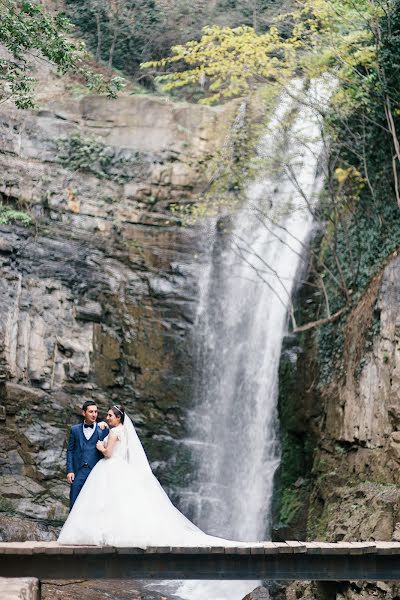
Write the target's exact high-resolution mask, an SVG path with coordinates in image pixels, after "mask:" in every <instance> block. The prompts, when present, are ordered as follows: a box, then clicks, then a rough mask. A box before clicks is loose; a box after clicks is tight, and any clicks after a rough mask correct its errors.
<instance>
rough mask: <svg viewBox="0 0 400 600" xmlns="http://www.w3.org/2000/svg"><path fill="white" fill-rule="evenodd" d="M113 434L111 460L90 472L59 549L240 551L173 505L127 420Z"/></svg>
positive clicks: (67, 521) (234, 543)
mask: <svg viewBox="0 0 400 600" xmlns="http://www.w3.org/2000/svg"><path fill="white" fill-rule="evenodd" d="M113 431H114V432H115V434H116V436H117V441H116V443H115V445H114V448H113V452H112V455H111V457H110V458H104V459H102V460H100V461H99V462H98V463H97V464H96V465H95V467H94V468H93V469H92V471H91V473H90V475H89V477H88V478H87V480H86V483H85V485H84V486H83V488H82V490H81V492H80V494H79V496H78V498H77V500H76V502H75V504H74V506H73V508H72V510H71V512H70V514H69V516H68V519H67V520H66V522H65V524H64V526H63V528H62V530H61V533H60V536H59V538H58V542H59V543H60V544H82V545H111V546H133V547H140V548H146V547H147V546H227V545H228V546H237V545H240V542H234V541H230V540H224V539H222V538H219V537H215V536H211V535H207V534H206V533H204V532H203V531H201V529H199V528H198V527H196V525H194V524H193V523H192V522H191V521H189V520H188V519H187V518H186V517H185V516H184V515H183V514H182V513H181V512H179V510H178V509H177V508H176V507H175V506H174V505H173V504H172V502H171V501H170V499H169V498H168V496H167V494H166V493H165V492H164V490H163V488H162V487H161V485H160V483H159V482H158V480H157V479H156V477H155V476H154V475H153V473H152V470H151V468H150V465H149V462H148V460H147V457H146V454H145V452H144V449H143V446H142V444H141V442H140V440H139V438H138V435H137V433H136V431H135V428H134V426H133V423H132V421H131V420H130V418H129V417H128V416H127V415H125V422H124V424H123V425H118V426H117V427H115V428H114V429H113ZM106 439H107V438H106Z"/></svg>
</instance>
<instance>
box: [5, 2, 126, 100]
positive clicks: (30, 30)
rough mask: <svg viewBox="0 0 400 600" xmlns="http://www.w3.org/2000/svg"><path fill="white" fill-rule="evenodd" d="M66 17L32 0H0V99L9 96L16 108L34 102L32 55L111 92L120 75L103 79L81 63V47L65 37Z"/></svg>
mask: <svg viewBox="0 0 400 600" xmlns="http://www.w3.org/2000/svg"><path fill="white" fill-rule="evenodd" d="M69 33H71V25H70V23H69V21H68V20H67V19H66V18H65V17H64V16H62V15H56V16H53V15H51V14H49V13H48V12H46V11H45V10H44V9H43V8H42V6H41V5H40V4H38V3H36V2H30V1H24V2H18V1H17V0H2V2H0V45H2V46H3V47H4V48H5V50H6V51H5V52H4V54H3V55H2V57H1V59H0V101H4V100H6V99H8V98H10V99H13V100H14V102H15V104H16V105H17V106H18V108H32V107H33V106H34V85H35V79H34V77H33V76H32V68H31V65H32V61H33V60H35V59H36V57H39V58H42V59H45V60H46V61H49V62H50V63H52V64H54V65H55V66H56V67H57V69H58V71H59V72H60V73H62V74H64V73H68V72H69V73H72V72H73V73H74V74H80V75H81V76H82V77H83V79H84V80H85V81H86V83H87V85H89V86H90V87H91V89H96V90H98V91H99V92H105V93H108V94H109V95H111V96H115V94H116V92H117V91H118V90H119V89H121V86H122V79H121V78H114V79H112V80H111V82H110V83H107V82H106V81H105V80H104V78H103V77H102V76H101V75H98V74H93V73H92V72H91V71H90V69H88V68H87V67H86V68H85V65H84V62H83V60H84V57H85V52H84V47H83V45H79V44H74V43H72V42H71V41H69V39H68V37H67V35H68V34H69Z"/></svg>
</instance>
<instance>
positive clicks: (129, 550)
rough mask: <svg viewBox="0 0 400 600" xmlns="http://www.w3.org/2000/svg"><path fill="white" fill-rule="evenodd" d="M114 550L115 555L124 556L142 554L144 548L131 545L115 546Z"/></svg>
mask: <svg viewBox="0 0 400 600" xmlns="http://www.w3.org/2000/svg"><path fill="white" fill-rule="evenodd" d="M114 551H115V553H116V554H117V555H121V556H126V555H128V554H144V553H145V552H146V550H145V549H144V548H136V547H132V546H115V548H114Z"/></svg>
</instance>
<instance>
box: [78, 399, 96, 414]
mask: <svg viewBox="0 0 400 600" xmlns="http://www.w3.org/2000/svg"><path fill="white" fill-rule="evenodd" d="M89 406H97V404H96V402H94V401H93V400H86V402H84V403H83V405H82V410H83V412H86V411H87V409H88V408H89Z"/></svg>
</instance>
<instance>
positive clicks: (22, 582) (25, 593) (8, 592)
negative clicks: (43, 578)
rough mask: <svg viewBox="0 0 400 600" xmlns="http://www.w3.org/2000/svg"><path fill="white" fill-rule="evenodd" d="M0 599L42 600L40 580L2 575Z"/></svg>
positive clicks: (0, 578)
mask: <svg viewBox="0 0 400 600" xmlns="http://www.w3.org/2000/svg"><path fill="white" fill-rule="evenodd" d="M0 600H40V585H39V580H38V579H35V578H33V577H21V578H9V577H0Z"/></svg>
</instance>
